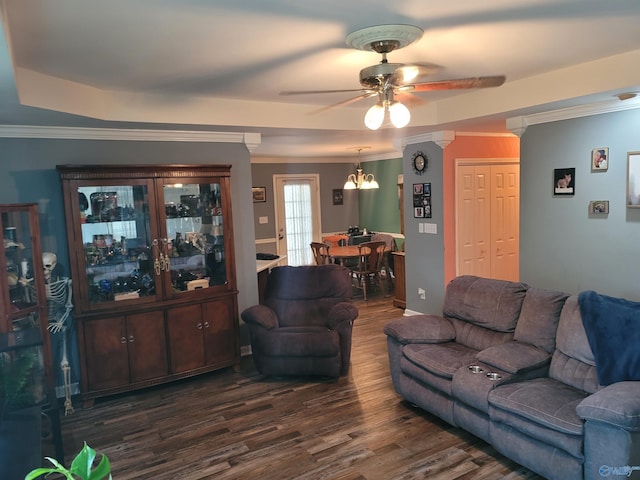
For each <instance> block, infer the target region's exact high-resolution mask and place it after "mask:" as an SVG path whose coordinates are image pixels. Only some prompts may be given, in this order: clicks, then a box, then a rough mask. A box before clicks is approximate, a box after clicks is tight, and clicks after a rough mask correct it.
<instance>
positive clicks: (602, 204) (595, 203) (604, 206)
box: [589, 200, 609, 215]
mask: <svg viewBox="0 0 640 480" xmlns="http://www.w3.org/2000/svg"><path fill="white" fill-rule="evenodd" d="M608 213H609V200H591V201H590V202H589V214H590V215H606V214H608Z"/></svg>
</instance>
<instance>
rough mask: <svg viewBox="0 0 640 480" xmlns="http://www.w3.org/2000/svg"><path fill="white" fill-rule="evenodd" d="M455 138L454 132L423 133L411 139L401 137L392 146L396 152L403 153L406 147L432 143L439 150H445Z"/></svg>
mask: <svg viewBox="0 0 640 480" xmlns="http://www.w3.org/2000/svg"><path fill="white" fill-rule="evenodd" d="M455 138H456V132H454V131H453V130H441V131H438V132H431V133H424V134H422V135H414V136H412V137H403V138H401V139H399V141H398V142H394V144H393V146H394V148H396V150H400V151H404V149H405V148H406V146H407V145H414V144H416V143H426V142H434V143H435V144H436V145H438V146H439V147H440V148H445V147H446V146H447V145H449V144H450V143H451V142H453V141H454V140H455Z"/></svg>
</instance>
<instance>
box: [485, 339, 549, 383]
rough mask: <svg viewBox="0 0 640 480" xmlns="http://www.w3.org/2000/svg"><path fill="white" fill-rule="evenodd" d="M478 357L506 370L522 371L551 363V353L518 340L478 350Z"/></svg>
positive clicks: (514, 373) (512, 372)
mask: <svg viewBox="0 0 640 480" xmlns="http://www.w3.org/2000/svg"><path fill="white" fill-rule="evenodd" d="M476 358H477V359H478V360H479V361H480V362H482V363H486V364H487V365H491V366H492V367H494V368H497V369H499V370H502V371H504V372H508V373H511V374H513V375H518V374H520V373H524V372H527V371H529V370H534V369H536V368H540V367H544V366H545V365H548V364H549V363H551V355H550V354H548V353H547V352H545V351H544V350H542V349H540V348H538V347H536V346H533V345H531V344H528V343H522V342H517V341H512V342H507V343H503V344H501V345H495V346H493V347H489V348H486V349H484V350H482V351H481V352H478V354H477V355H476Z"/></svg>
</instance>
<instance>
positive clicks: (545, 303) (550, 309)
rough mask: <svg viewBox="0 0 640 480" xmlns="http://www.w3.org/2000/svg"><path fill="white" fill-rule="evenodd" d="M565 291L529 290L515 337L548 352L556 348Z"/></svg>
mask: <svg viewBox="0 0 640 480" xmlns="http://www.w3.org/2000/svg"><path fill="white" fill-rule="evenodd" d="M568 297H569V295H568V294H566V293H563V292H556V291H553V290H543V289H541V288H534V287H531V288H529V290H527V294H526V295H525V297H524V302H523V303H522V310H521V311H520V318H519V319H518V324H517V325H516V331H515V333H514V337H513V338H514V339H515V340H518V341H519V342H524V343H530V344H531V345H535V346H536V347H539V348H541V349H542V350H544V351H545V352H547V353H553V351H554V350H555V348H556V330H557V329H558V321H559V320H560V313H561V312H562V307H563V306H564V302H565V301H566V300H567V298H568Z"/></svg>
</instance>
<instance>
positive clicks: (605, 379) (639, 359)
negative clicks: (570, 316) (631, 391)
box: [578, 290, 640, 386]
mask: <svg viewBox="0 0 640 480" xmlns="http://www.w3.org/2000/svg"><path fill="white" fill-rule="evenodd" d="M578 303H579V305H580V315H581V316H582V324H583V325H584V329H585V332H586V334H587V339H588V340H589V345H590V346H591V350H592V351H593V356H594V358H595V360H596V372H597V374H598V382H599V383H600V385H603V386H604V385H611V384H612V383H616V382H624V381H633V380H640V302H632V301H630V300H625V299H623V298H615V297H609V296H606V295H601V294H598V293H596V292H594V291H591V290H589V291H585V292H581V293H580V294H579V295H578Z"/></svg>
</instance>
